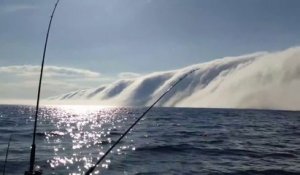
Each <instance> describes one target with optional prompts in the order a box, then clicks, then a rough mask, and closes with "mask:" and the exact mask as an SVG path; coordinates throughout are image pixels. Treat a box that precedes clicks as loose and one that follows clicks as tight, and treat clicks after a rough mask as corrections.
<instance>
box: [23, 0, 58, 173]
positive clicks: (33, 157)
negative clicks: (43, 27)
mask: <svg viewBox="0 0 300 175" xmlns="http://www.w3.org/2000/svg"><path fill="white" fill-rule="evenodd" d="M58 3H59V0H57V1H56V3H55V5H54V8H53V11H52V14H51V17H50V21H49V25H48V30H47V35H46V40H45V45H44V52H43V60H42V64H41V72H40V79H39V88H38V94H37V101H36V108H35V118H34V127H33V136H32V145H31V152H30V164H29V170H28V171H25V175H41V174H42V172H41V171H35V170H34V164H35V150H36V145H35V136H36V127H37V118H38V113H39V105H40V94H41V87H42V79H43V72H44V63H45V56H46V51H47V44H48V37H49V33H50V29H51V24H52V19H53V16H54V13H55V10H56V7H57V5H58Z"/></svg>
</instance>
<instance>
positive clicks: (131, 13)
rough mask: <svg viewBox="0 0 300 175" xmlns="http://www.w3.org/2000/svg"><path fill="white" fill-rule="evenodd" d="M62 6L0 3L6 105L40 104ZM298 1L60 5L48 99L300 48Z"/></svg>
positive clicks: (0, 75) (141, 0) (137, 0)
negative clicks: (39, 86)
mask: <svg viewBox="0 0 300 175" xmlns="http://www.w3.org/2000/svg"><path fill="white" fill-rule="evenodd" d="M55 2H56V1H55V0H47V1H38V0H26V1H24V0H1V1H0V101H1V100H2V101H3V100H4V101H7V100H12V99H14V100H16V99H17V100H20V99H25V100H26V99H29V100H30V99H34V98H36V89H37V80H38V70H39V65H40V63H41V58H42V51H43V46H44V40H45V35H46V30H47V26H48V22H49V19H50V14H51V11H52V8H53V6H54V4H55ZM299 17H300V1H298V0H263V1H262V0H243V1H240V0H227V1H222V0H85V1H82V0H61V2H60V4H59V6H58V8H57V11H56V14H55V17H54V20H53V25H52V29H51V33H50V38H49V43H48V50H47V55H46V66H48V67H47V69H46V72H45V73H46V74H45V79H44V84H43V91H42V97H47V96H53V95H57V94H59V93H65V92H68V91H72V90H77V89H84V88H90V87H96V86H100V85H101V84H107V83H111V82H113V81H115V80H118V79H122V78H128V77H136V76H139V75H143V74H147V73H150V72H156V71H163V70H172V69H178V68H181V67H184V66H188V65H191V64H197V63H202V62H206V61H209V60H212V59H216V58H222V57H225V56H236V55H242V54H247V53H253V52H258V51H277V50H282V49H286V48H289V47H293V46H298V45H299V43H300V37H299V36H300V23H299Z"/></svg>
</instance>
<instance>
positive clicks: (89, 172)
mask: <svg viewBox="0 0 300 175" xmlns="http://www.w3.org/2000/svg"><path fill="white" fill-rule="evenodd" d="M196 70H198V69H193V70H191V71H189V72H188V73H186V74H184V75H183V76H182V77H181V78H179V79H178V80H177V81H176V82H175V83H174V84H173V85H172V86H170V87H169V89H167V90H166V91H165V92H164V93H163V94H162V95H161V96H160V97H159V98H158V99H157V100H156V101H155V102H154V103H153V104H152V105H151V106H150V107H149V108H148V109H147V110H146V111H145V112H144V113H143V114H142V115H141V116H140V117H139V118H138V119H137V120H136V121H135V122H134V123H133V124H132V125H131V126H130V127H129V128H128V129H127V130H126V131H125V132H124V133H123V134H122V135H121V137H120V138H119V139H118V140H117V141H116V142H115V143H114V144H113V145H112V146H111V147H110V148H109V149H108V150H107V151H106V152H105V153H104V155H103V156H102V157H101V158H100V159H99V160H98V161H97V162H96V164H95V165H94V166H92V167H90V168H89V170H88V171H87V172H86V173H85V175H90V174H91V173H92V172H93V171H94V170H95V168H96V167H97V166H98V165H99V164H100V163H101V162H102V161H103V160H104V159H105V157H106V156H107V155H108V154H109V153H110V152H111V150H112V149H113V148H114V147H115V146H117V145H118V144H119V142H120V141H121V140H122V139H123V138H124V137H125V136H126V135H127V134H128V132H129V131H130V130H131V129H132V128H133V127H134V126H135V125H136V124H137V123H138V122H139V121H140V120H141V119H142V118H143V117H144V116H145V115H146V114H147V113H148V112H149V111H150V110H151V109H152V108H153V107H154V105H156V103H158V102H159V101H160V100H161V99H162V98H163V97H164V96H165V95H166V94H167V93H168V92H169V91H171V90H172V89H173V88H174V87H175V86H176V85H177V84H178V83H180V82H181V81H182V80H183V79H185V78H186V77H187V76H188V75H190V74H192V73H193V72H195V71H196Z"/></svg>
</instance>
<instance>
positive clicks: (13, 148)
mask: <svg viewBox="0 0 300 175" xmlns="http://www.w3.org/2000/svg"><path fill="white" fill-rule="evenodd" d="M34 110H35V108H34V106H17V105H0V171H1V172H0V173H2V171H3V164H4V159H5V153H6V148H7V142H8V140H9V137H10V136H12V141H11V143H10V150H9V155H8V162H7V165H6V175H18V174H20V175H22V174H24V171H25V170H27V169H28V166H29V153H30V145H31V142H32V128H33V116H34ZM144 110H145V108H114V107H93V106H44V107H42V108H41V111H40V117H39V120H38V131H37V138H36V139H37V140H36V144H37V150H36V162H37V164H38V165H39V166H40V167H41V169H42V170H43V173H44V174H45V175H59V174H64V175H65V174H67V175H77V174H78V175H79V174H83V173H84V172H85V171H86V170H87V168H88V167H90V166H91V165H92V164H93V163H95V162H96V161H97V159H98V158H100V157H101V155H103V153H104V152H105V150H107V149H108V148H109V147H110V145H111V144H112V143H114V142H115V141H116V140H117V139H118V138H119V137H120V136H121V134H122V133H123V132H124V131H125V130H126V129H127V128H128V127H129V126H130V124H132V123H133V122H134V120H135V119H136V118H137V117H138V116H139V115H141V113H142V112H143V111H144ZM94 174H105V175H119V174H124V175H127V174H129V175H131V174H135V175H154V174H166V175H173V174H174V175H177V174H178V175H180V174H185V175H189V174H201V175H210V174H211V175H231V174H232V175H252V174H253V175H281V174H289V175H290V174H291V175H294V174H300V112H291V111H275V110H237V109H196V108H195V109H192V108H154V109H153V110H152V111H151V112H149V114H148V115H147V116H146V117H145V118H144V119H143V120H141V121H140V123H139V124H138V125H137V126H136V127H135V128H134V129H133V130H132V131H131V132H130V133H129V134H128V135H127V136H126V137H125V138H124V140H122V141H121V143H120V144H119V145H118V146H117V147H116V148H115V149H114V150H113V152H112V153H111V154H110V155H109V156H108V157H107V159H106V160H105V161H104V162H103V163H102V164H101V165H100V166H99V167H98V168H96V171H95V173H94Z"/></svg>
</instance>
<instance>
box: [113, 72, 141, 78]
mask: <svg viewBox="0 0 300 175" xmlns="http://www.w3.org/2000/svg"><path fill="white" fill-rule="evenodd" d="M139 76H141V74H138V73H134V72H121V73H119V75H118V77H119V78H121V79H131V78H137V77H139Z"/></svg>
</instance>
